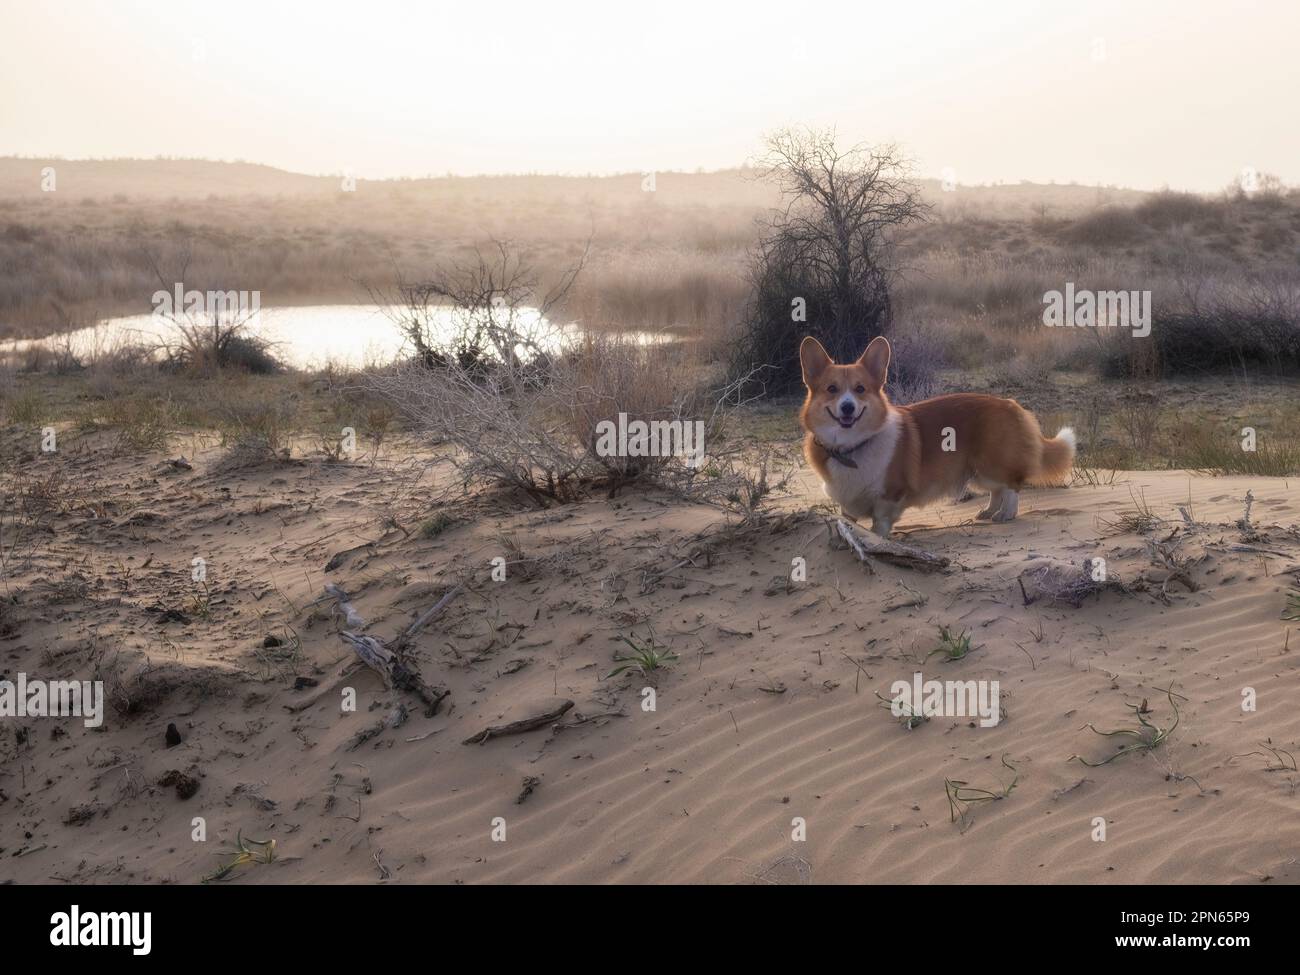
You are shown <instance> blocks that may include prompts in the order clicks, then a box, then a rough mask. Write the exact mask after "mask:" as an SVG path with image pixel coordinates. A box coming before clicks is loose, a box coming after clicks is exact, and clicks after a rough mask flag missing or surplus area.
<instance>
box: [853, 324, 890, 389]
mask: <svg viewBox="0 0 1300 975" xmlns="http://www.w3.org/2000/svg"><path fill="white" fill-rule="evenodd" d="M857 364H858V365H860V366H865V367H866V370H867V373H868V374H869V375H870V376H871V378H872V379H873V380H874V381H875V383H876V388H877V389H879V388H881V387H883V386H884V385H885V377H886V376H887V375H888V374H889V339H887V338H885V337H884V336H883V335H877V336H876V337H875V338H874V339H872V340H871V341H870V342H869V343H867V348H866V351H865V352H863V353H862V355H861V357H860V358H859V359H858V363H857Z"/></svg>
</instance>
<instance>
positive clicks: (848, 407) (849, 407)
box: [840, 399, 857, 416]
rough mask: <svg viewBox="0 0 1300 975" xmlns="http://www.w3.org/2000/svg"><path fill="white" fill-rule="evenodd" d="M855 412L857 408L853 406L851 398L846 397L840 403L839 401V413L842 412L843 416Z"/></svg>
mask: <svg viewBox="0 0 1300 975" xmlns="http://www.w3.org/2000/svg"><path fill="white" fill-rule="evenodd" d="M856 412H857V408H856V407H855V406H854V404H853V402H852V401H851V400H847V399H846V400H844V401H843V402H842V403H840V413H842V414H843V415H844V416H852V415H853V414H854V413H856Z"/></svg>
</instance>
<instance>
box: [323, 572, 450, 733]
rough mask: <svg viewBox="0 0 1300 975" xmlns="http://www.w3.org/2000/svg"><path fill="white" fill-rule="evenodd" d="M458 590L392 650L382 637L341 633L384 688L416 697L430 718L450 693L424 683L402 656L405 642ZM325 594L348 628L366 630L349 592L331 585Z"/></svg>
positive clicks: (414, 627) (347, 631) (420, 621)
mask: <svg viewBox="0 0 1300 975" xmlns="http://www.w3.org/2000/svg"><path fill="white" fill-rule="evenodd" d="M459 588H460V587H459V586H458V587H457V588H456V589H453V590H452V591H451V592H449V593H448V594H447V595H446V596H444V597H443V598H442V600H441V601H440V602H439V604H438V605H437V606H435V607H433V609H431V610H430V611H429V612H427V613H425V614H424V616H422V617H421V618H420V619H417V620H416V621H415V623H413V624H411V626H410V627H408V628H407V630H406V632H405V633H403V634H402V636H400V637H398V638H397V640H395V641H394V642H393V645H392V646H391V647H390V646H388V645H387V644H386V643H384V641H383V640H382V639H380V638H379V637H373V636H367V635H366V634H364V633H354V632H351V631H350V630H339V638H340V639H341V640H342V641H343V642H344V643H346V644H347V645H348V646H349V647H351V648H352V650H353V651H354V652H355V653H356V655H357V656H358V657H359V658H360V659H361V660H362V661H363V662H364V663H365V664H366V665H367V666H368V667H370V668H371V669H372V670H374V671H375V672H376V673H377V674H379V676H380V677H382V678H383V680H384V686H385V687H393V688H396V689H398V690H400V691H406V692H408V693H411V694H414V695H415V696H416V697H418V698H419V699H420V700H421V701H423V702H424V705H425V712H424V713H425V714H426V715H427V716H432V715H435V714H437V713H438V707H439V705H441V704H442V700H443V698H445V697H447V695H448V694H450V693H451V691H449V690H448V689H447V688H445V687H442V686H440V685H439V686H430V685H429V684H426V683H425V682H424V678H422V677H421V676H420V671H419V668H417V667H416V666H415V665H414V664H413V663H410V662H409V661H408V660H407V659H406V657H405V654H404V653H403V650H404V649H405V646H406V644H405V643H404V642H403V641H404V640H406V639H407V638H408V635H414V633H415V632H416V631H417V629H418V627H419V626H423V625H424V624H425V623H427V622H428V620H429V619H432V618H433V615H434V610H437V609H441V608H443V607H445V606H446V604H447V603H449V602H450V601H451V599H450V597H451V596H454V595H455V594H456V593H457V592H458V591H459ZM325 593H326V595H327V596H330V597H332V598H333V599H334V600H335V601H336V602H337V604H338V609H339V612H340V613H342V614H343V617H344V619H346V620H347V623H348V626H350V627H352V628H353V629H354V630H364V629H365V628H366V621H365V619H364V618H362V616H361V614H360V613H358V612H357V611H356V609H355V608H354V607H353V605H352V601H351V600H350V599H349V598H348V594H347V593H346V592H344V591H343V590H342V589H340V588H339V587H338V586H336V585H334V584H333V583H331V584H329V585H327V586H326V587H325ZM426 617H427V619H426ZM422 621H423V622H422Z"/></svg>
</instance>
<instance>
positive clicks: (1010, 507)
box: [993, 488, 1020, 522]
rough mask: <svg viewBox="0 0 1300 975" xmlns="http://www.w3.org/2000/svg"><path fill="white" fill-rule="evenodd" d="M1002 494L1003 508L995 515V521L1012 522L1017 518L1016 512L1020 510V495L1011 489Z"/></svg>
mask: <svg viewBox="0 0 1300 975" xmlns="http://www.w3.org/2000/svg"><path fill="white" fill-rule="evenodd" d="M1002 494H1003V499H1002V507H1001V508H999V509H998V511H997V513H996V514H994V515H993V520H994V521H998V522H1002V521H1011V520H1012V519H1013V518H1015V517H1016V512H1017V511H1019V510H1020V495H1019V494H1018V493H1017V492H1015V491H1012V490H1011V489H1010V488H1007V489H1006V490H1005V491H1003V492H1002Z"/></svg>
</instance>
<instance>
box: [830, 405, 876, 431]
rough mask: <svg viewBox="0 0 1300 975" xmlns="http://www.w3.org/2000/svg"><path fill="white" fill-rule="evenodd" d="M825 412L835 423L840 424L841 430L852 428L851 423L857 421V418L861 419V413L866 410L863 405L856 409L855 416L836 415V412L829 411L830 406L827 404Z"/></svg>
mask: <svg viewBox="0 0 1300 975" xmlns="http://www.w3.org/2000/svg"><path fill="white" fill-rule="evenodd" d="M826 412H827V413H828V414H829V415H830V418H831V419H832V420H834V421H835V422H836V423H838V424H839V425H840V429H841V430H850V429H852V428H853V424H855V423H857V422H858V421H859V420H861V419H862V414H863V413H865V412H867V408H866V407H865V406H864V407H862V409H860V410H858V415H857V416H851V417H846V416H841V415H838V414H836V413H831V408H830V407H829V406H828V407H826Z"/></svg>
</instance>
